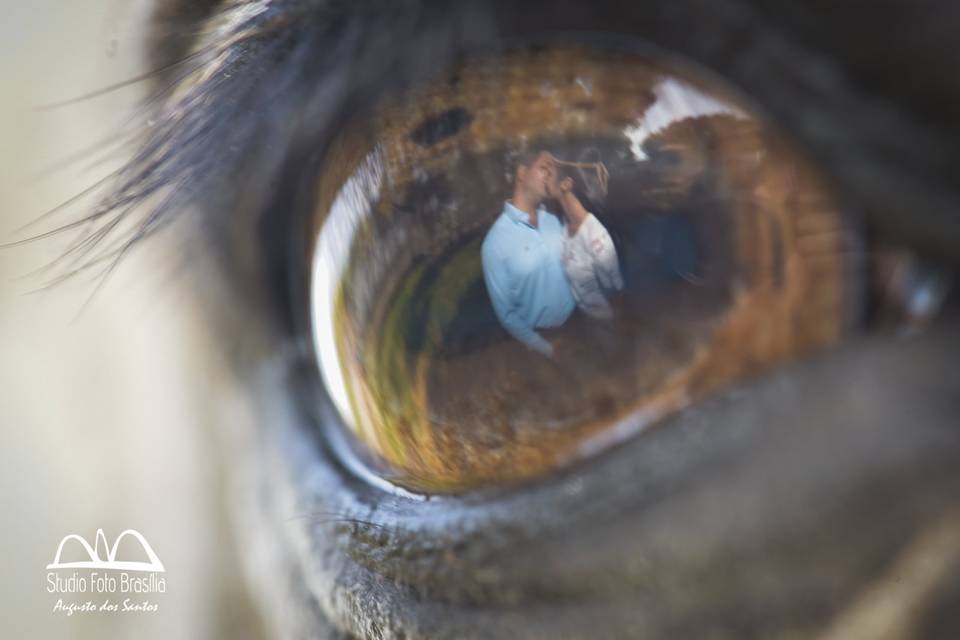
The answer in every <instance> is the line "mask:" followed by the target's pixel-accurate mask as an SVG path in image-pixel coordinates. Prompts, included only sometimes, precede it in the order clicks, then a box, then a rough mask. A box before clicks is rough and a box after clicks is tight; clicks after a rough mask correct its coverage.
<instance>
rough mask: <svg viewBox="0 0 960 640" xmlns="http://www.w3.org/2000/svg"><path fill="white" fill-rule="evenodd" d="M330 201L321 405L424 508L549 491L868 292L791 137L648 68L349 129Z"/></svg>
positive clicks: (539, 56) (414, 102) (537, 76)
mask: <svg viewBox="0 0 960 640" xmlns="http://www.w3.org/2000/svg"><path fill="white" fill-rule="evenodd" d="M541 150H544V151H547V152H548V153H543V154H541V153H538V152H540V151H541ZM537 162H540V163H541V164H542V165H544V166H546V167H547V171H546V174H547V176H548V177H547V178H546V179H544V178H543V177H542V176H543V175H544V173H543V172H540V173H539V175H540V177H539V178H537V177H535V176H536V175H537V173H536V172H524V171H517V166H518V165H523V164H524V163H528V164H531V165H532V164H534V163H537ZM532 176H534V177H532ZM565 177H568V178H570V180H569V181H568V184H571V185H572V188H571V189H570V194H572V196H573V197H572V198H571V197H570V194H564V193H562V192H560V190H559V189H558V188H557V184H558V183H559V181H560V179H561V178H565ZM538 180H539V182H538ZM318 194H319V195H318V201H317V207H316V215H315V216H314V225H315V233H316V236H315V241H314V249H313V261H312V265H313V266H312V269H313V271H312V274H311V282H312V285H311V287H312V306H313V308H312V314H313V322H314V338H315V343H316V349H317V354H318V362H319V367H320V369H321V372H322V378H323V381H324V384H325V386H326V391H327V394H328V395H329V397H330V399H331V400H332V401H333V404H334V405H335V406H336V408H337V409H338V410H339V412H340V414H341V416H342V419H343V420H342V422H343V424H344V425H345V428H346V430H347V431H348V433H350V434H351V438H350V439H351V440H353V441H354V447H355V449H357V450H359V452H360V453H361V454H362V455H361V457H362V458H364V459H366V460H367V462H368V463H369V464H371V465H373V466H374V467H375V469H376V471H377V472H378V473H379V474H380V475H381V476H382V477H386V478H388V479H390V480H392V481H394V482H396V483H399V484H400V485H403V486H406V487H411V488H414V489H418V490H424V491H430V492H443V491H460V490H466V489H473V488H478V487H484V486H490V485H503V484H508V483H513V482H517V481H521V480H524V479H530V478H534V477H538V476H541V475H543V474H546V473H548V472H549V471H551V470H554V469H557V468H559V467H561V466H563V465H565V464H569V463H570V462H572V461H575V460H577V459H579V458H583V457H584V456H587V455H592V454H593V453H594V452H596V451H599V450H600V449H602V448H604V447H605V446H608V445H610V444H611V443H614V442H617V441H619V440H622V439H623V438H625V437H628V436H632V435H634V434H636V433H638V432H640V431H642V430H643V429H644V428H646V427H648V426H650V425H654V424H656V423H657V422H658V421H661V420H662V419H663V418H664V417H666V416H668V415H670V414H672V413H674V412H677V411H679V410H681V409H683V408H685V407H687V406H689V405H691V404H693V403H696V402H697V401H698V400H699V399H701V398H703V397H704V396H705V395H707V394H709V393H711V392H715V391H716V390H718V389H720V388H722V387H724V386H728V385H731V384H733V383H737V382H740V381H743V380H745V379H748V378H749V377H751V376H756V375H758V374H760V373H762V372H764V371H767V370H770V369H771V368H772V367H775V366H777V365H781V364H783V363H786V362H789V361H790V360H792V359H796V358H798V357H801V356H804V355H806V354H810V353H813V352H816V351H818V350H823V349H825V348H828V347H830V346H832V345H836V344H837V343H838V342H839V341H840V340H841V339H842V338H843V337H844V336H845V335H847V333H848V332H849V331H850V329H851V328H853V327H855V326H856V325H857V324H858V322H859V318H860V317H861V311H862V302H863V297H864V292H865V289H866V287H867V284H866V282H867V280H868V278H866V277H865V274H864V270H863V268H862V267H863V265H862V264H861V262H860V256H862V255H863V252H862V251H860V249H859V247H860V245H861V243H862V242H863V241H864V238H863V237H862V234H861V233H860V231H859V230H858V227H857V225H856V224H855V221H854V220H853V219H852V217H851V216H850V215H848V214H847V213H845V211H844V208H843V206H842V205H841V202H840V201H839V200H838V198H837V197H836V196H835V195H834V194H832V193H831V191H830V189H829V188H828V185H827V182H826V180H825V179H824V178H823V177H822V176H820V175H818V171H817V169H816V167H815V166H813V165H812V164H811V162H810V161H809V160H808V159H806V158H805V157H804V156H803V155H802V153H801V152H800V151H799V150H798V149H797V148H796V147H794V146H792V145H791V143H790V141H789V140H788V138H787V137H786V136H785V135H783V134H782V132H779V131H777V130H776V129H775V128H774V127H773V126H771V125H770V124H769V123H767V122H765V121H764V120H763V118H762V117H761V116H760V115H759V114H758V113H757V112H756V111H755V110H753V109H752V108H751V106H750V105H749V104H747V103H746V102H745V101H744V100H743V99H741V98H740V97H738V96H736V95H735V94H734V93H733V92H732V91H730V90H729V89H728V88H726V87H724V86H721V85H720V84H719V83H718V82H717V81H713V80H708V78H707V75H706V74H701V73H699V72H697V71H695V70H693V69H691V68H689V67H679V66H677V65H675V64H671V63H668V62H665V61H663V60H658V59H656V58H651V57H647V56H643V55H637V54H633V53H625V52H617V51H604V50H595V49H591V48H581V47H575V46H569V45H564V46H548V47H543V46H541V47H537V48H529V49H518V50H514V51H511V52H508V53H504V54H498V55H497V56H489V57H480V58H476V59H472V60H467V61H465V62H464V63H463V64H461V65H459V66H458V67H457V68H455V69H453V70H451V71H450V73H449V74H448V75H446V76H444V77H442V78H439V79H437V80H436V81H434V82H433V83H431V84H428V85H422V86H419V87H416V88H414V89H412V90H409V91H407V92H406V93H404V94H403V95H394V96H392V97H389V98H387V99H385V100H384V101H383V102H382V103H381V104H380V105H379V106H378V107H377V109H376V110H375V113H373V114H372V115H370V116H369V117H364V118H357V120H356V121H354V122H352V123H351V124H350V125H348V126H346V127H345V128H344V130H343V131H342V132H341V134H340V135H339V137H338V138H337V140H336V141H335V143H334V144H333V146H332V148H331V150H330V152H329V154H328V156H327V159H326V162H325V167H324V172H323V174H322V178H321V183H320V185H319V187H318ZM508 200H510V201H511V202H510V204H506V203H505V201H508ZM577 204H579V205H581V206H582V208H581V209H578V208H577ZM584 213H586V214H587V215H584ZM534 216H535V217H536V220H534V219H533V218H534Z"/></svg>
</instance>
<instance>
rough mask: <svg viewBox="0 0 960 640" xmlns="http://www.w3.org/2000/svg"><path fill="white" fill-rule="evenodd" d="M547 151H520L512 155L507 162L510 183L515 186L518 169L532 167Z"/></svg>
mask: <svg viewBox="0 0 960 640" xmlns="http://www.w3.org/2000/svg"><path fill="white" fill-rule="evenodd" d="M545 151H546V149H520V150H518V151H516V152H514V153H513V154H511V155H510V158H509V159H508V161H507V167H508V169H509V171H508V177H509V181H510V183H511V184H513V183H514V182H515V181H516V179H517V169H519V168H520V167H527V168H530V167H532V166H533V163H534V162H536V161H537V158H539V157H540V154H541V153H544V152H545Z"/></svg>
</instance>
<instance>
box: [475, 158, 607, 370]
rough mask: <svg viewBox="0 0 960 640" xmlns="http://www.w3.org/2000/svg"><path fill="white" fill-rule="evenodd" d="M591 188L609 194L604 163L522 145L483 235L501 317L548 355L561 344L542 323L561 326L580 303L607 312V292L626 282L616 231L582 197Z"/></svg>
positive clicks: (598, 315) (601, 315)
mask: <svg viewBox="0 0 960 640" xmlns="http://www.w3.org/2000/svg"><path fill="white" fill-rule="evenodd" d="M584 168H589V169H591V170H592V171H593V172H594V173H595V174H596V177H595V178H594V180H593V181H594V182H595V184H592V185H588V184H587V179H586V177H585V175H584V174H583V173H582V170H583V169H584ZM591 186H592V187H593V188H592V189H591V188H590V187H591ZM591 191H592V192H593V193H594V194H596V195H595V197H596V196H597V195H599V196H602V195H605V192H606V169H605V168H604V167H603V164H602V163H599V162H597V163H574V162H566V161H563V160H560V159H558V158H556V157H554V156H553V154H551V153H550V152H548V151H545V150H540V151H535V152H523V153H521V154H520V155H519V156H518V158H517V162H516V169H515V171H514V188H513V196H512V198H511V199H510V200H507V201H506V202H505V203H504V207H503V212H502V213H501V214H500V216H499V217H498V218H497V220H496V221H495V222H494V223H493V226H491V228H490V230H489V231H488V232H487V235H486V237H485V238H484V240H483V246H482V260H483V276H484V281H485V283H486V286H487V292H488V293H489V295H490V301H491V303H492V304H493V308H494V311H495V312H496V315H497V318H498V319H499V320H500V323H501V324H502V325H503V327H504V328H505V329H506V330H507V332H508V333H510V335H511V336H513V337H514V338H516V339H517V340H519V341H521V342H522V343H524V344H525V345H526V346H527V347H529V348H530V349H533V350H534V351H537V352H538V353H541V354H543V355H545V356H548V357H553V355H554V351H555V345H554V344H553V343H552V342H551V341H549V340H548V339H547V338H545V337H544V336H543V335H542V334H541V333H540V332H538V329H553V328H558V327H561V326H563V325H564V323H566V322H567V320H568V319H569V318H570V316H571V314H573V313H574V310H575V309H579V310H580V311H581V312H582V313H584V314H585V315H587V316H589V317H590V318H594V319H598V320H609V319H610V318H612V317H613V310H612V308H611V306H610V303H609V301H608V299H607V295H608V293H609V292H610V291H613V290H619V289H622V288H623V278H622V276H621V274H620V266H619V262H618V259H617V251H616V248H615V246H614V243H613V239H612V238H611V236H610V234H609V232H608V231H607V230H606V229H605V228H604V226H603V225H602V224H601V223H600V221H599V220H598V219H597V217H596V216H595V215H594V214H593V213H591V212H590V211H588V209H587V206H585V204H584V202H585V201H586V202H587V205H588V206H589V198H588V194H589V193H590V192H591ZM548 200H552V201H555V202H556V203H558V205H559V209H560V214H559V215H558V214H554V213H552V212H551V211H549V210H548V209H546V208H545V207H544V206H543V205H544V203H545V202H546V201H548Z"/></svg>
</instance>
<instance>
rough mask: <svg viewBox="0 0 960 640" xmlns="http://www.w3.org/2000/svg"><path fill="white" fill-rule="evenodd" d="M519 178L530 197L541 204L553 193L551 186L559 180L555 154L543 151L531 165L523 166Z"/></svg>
mask: <svg viewBox="0 0 960 640" xmlns="http://www.w3.org/2000/svg"><path fill="white" fill-rule="evenodd" d="M518 178H519V180H520V182H521V184H522V185H523V188H524V190H525V191H526V192H527V194H528V197H530V198H531V199H533V200H534V201H535V202H536V203H537V204H539V203H540V202H542V201H543V200H545V199H546V198H547V197H549V196H550V195H551V192H552V189H551V187H552V186H553V185H554V184H555V183H556V180H557V177H556V165H555V163H554V160H553V156H552V155H550V154H549V153H547V152H546V151H541V152H540V153H539V155H537V159H536V160H534V161H533V163H532V164H531V165H530V166H529V167H523V166H521V168H520V171H519V172H518Z"/></svg>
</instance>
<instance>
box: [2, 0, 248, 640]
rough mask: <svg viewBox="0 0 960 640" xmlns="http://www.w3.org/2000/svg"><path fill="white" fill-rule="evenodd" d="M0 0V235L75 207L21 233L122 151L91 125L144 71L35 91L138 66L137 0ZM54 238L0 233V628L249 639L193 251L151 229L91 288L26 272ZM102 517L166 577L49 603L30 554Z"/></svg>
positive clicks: (102, 126)
mask: <svg viewBox="0 0 960 640" xmlns="http://www.w3.org/2000/svg"><path fill="white" fill-rule="evenodd" d="M2 2H3V12H2V13H3V16H4V18H3V20H2V21H0V80H2V87H3V96H2V99H0V140H2V141H3V153H2V155H0V242H9V241H11V240H16V239H20V238H23V237H25V236H27V235H30V234H32V233H36V232H41V231H44V230H47V229H49V228H52V227H54V226H56V225H57V224H63V223H66V222H68V221H70V220H72V219H75V217H76V216H79V215H81V214H82V213H83V212H84V210H85V209H84V207H87V208H89V207H91V206H92V205H93V200H84V201H81V202H78V203H76V204H75V205H74V206H72V207H70V208H68V209H67V210H66V211H65V212H64V213H62V214H60V215H59V216H57V217H53V218H51V219H50V220H48V221H43V222H41V223H40V224H39V225H38V226H36V227H31V228H29V229H27V230H25V231H23V230H19V229H20V227H22V226H23V225H25V224H27V223H28V222H30V221H31V220H34V219H36V218H37V217H38V216H39V215H41V214H42V213H44V212H45V211H47V210H49V209H52V208H53V207H55V206H57V205H58V204H60V203H62V202H64V201H66V200H67V199H69V198H70V197H71V196H74V195H76V194H77V193H79V192H80V191H82V190H83V189H84V188H86V187H88V186H90V185H91V184H92V183H93V182H95V181H96V180H98V179H99V178H101V177H102V176H104V175H105V174H107V173H109V172H110V171H111V170H112V169H114V168H115V167H117V166H118V163H119V162H120V161H121V160H122V153H121V152H120V151H113V150H112V149H110V148H107V146H106V145H104V144H103V140H105V139H107V138H109V137H110V135H111V134H112V133H114V132H116V131H117V130H118V128H120V127H123V126H124V124H125V122H126V121H127V119H128V118H129V117H130V115H131V110H132V109H133V108H134V106H135V105H136V102H137V100H138V99H139V98H141V97H142V95H143V91H144V87H143V86H142V84H134V85H132V86H130V87H126V88H122V89H118V90H116V91H110V92H108V93H105V94H104V95H101V96H98V97H95V98H91V99H88V100H81V101H78V102H72V103H70V104H66V105H63V106H58V107H56V108H49V109H48V108H43V107H44V105H48V104H50V103H57V102H62V101H66V100H70V99H71V98H75V97H77V96H82V95H84V94H88V93H90V92H92V91H96V90H98V89H100V88H103V87H106V86H109V85H112V84H115V83H117V82H120V81H123V80H126V79H128V78H132V77H134V76H136V75H137V74H138V73H141V72H142V70H143V69H142V66H141V65H142V52H141V46H142V45H141V33H140V31H139V30H140V29H141V27H142V23H143V18H144V14H145V10H146V9H145V6H144V4H145V3H143V2H139V3H138V2H122V1H119V0H88V1H87V2H62V1H59V2H58V1H54V0H38V1H34V2H15V1H14V0H2ZM104 152H106V153H104ZM70 239H71V238H70V236H69V235H65V236H63V235H61V236H55V237H52V238H49V239H45V240H43V241H40V242H34V243H30V244H27V245H25V246H22V247H16V248H12V249H11V248H5V249H2V250H0V421H2V430H0V434H2V435H0V438H2V442H0V505H2V508H3V514H4V515H3V526H2V527H0V548H2V550H3V562H4V567H3V571H2V572H0V576H2V578H0V580H2V582H0V620H2V621H3V623H2V624H3V629H2V632H0V635H2V636H3V637H6V638H80V639H84V638H129V637H134V636H136V637H139V638H213V637H230V638H256V637H259V635H260V632H259V628H260V627H259V622H258V621H257V620H256V619H255V618H254V617H253V616H252V614H251V613H250V612H251V610H252V608H251V606H250V603H249V600H248V597H247V595H246V592H245V591H244V588H243V586H242V581H241V580H240V579H239V575H238V571H239V569H238V566H237V561H236V550H235V548H234V545H233V541H232V540H231V538H230V535H229V530H228V526H227V524H226V514H225V509H224V507H223V503H224V500H223V499H222V492H223V486H222V482H221V477H220V474H219V469H220V461H219V458H218V455H217V447H216V446H215V444H214V436H213V434H212V433H211V432H210V426H209V425H210V424H211V423H212V420H210V419H209V418H210V416H211V414H212V404H213V402H212V398H214V397H217V395H218V389H219V387H220V386H221V385H222V384H223V382H222V381H223V379H224V378H223V376H221V375H219V374H218V371H219V368H218V363H217V359H216V358H215V357H214V355H213V352H212V349H211V341H210V340H208V339H207V336H205V334H204V333H203V324H202V323H201V322H200V319H199V316H198V315H197V314H196V313H195V308H194V305H193V304H192V303H191V300H190V299H189V297H188V294H187V293H186V291H187V290H188V288H187V287H182V286H179V287H178V286H176V285H177V282H176V281H177V279H181V278H191V277H193V276H194V275H195V274H194V273H192V272H191V270H192V269H199V268H202V267H200V266H199V265H197V264H192V265H186V266H185V265H183V264H182V263H181V262H180V261H178V260H177V258H176V255H177V252H176V248H175V247H171V246H170V242H167V244H163V243H162V242H160V243H158V245H157V246H155V247H153V248H152V249H151V250H150V251H146V252H137V253H136V255H134V256H133V258H132V259H131V260H129V261H127V262H126V263H125V264H124V266H123V268H122V269H120V270H119V272H118V273H117V274H116V276H115V277H111V279H110V280H109V282H108V283H107V285H106V286H105V287H104V289H103V290H102V291H100V292H99V293H97V295H96V296H95V297H94V298H93V299H92V301H91V302H90V303H89V304H86V303H87V301H88V299H90V295H91V293H92V292H93V291H94V287H95V284H96V281H95V280H93V279H91V278H83V277H81V278H77V279H72V280H69V281H67V282H65V283H63V284H61V285H58V286H55V287H52V288H50V289H48V290H45V291H41V292H37V291H36V290H37V289H38V288H41V287H42V286H43V285H44V282H45V281H46V279H47V277H46V276H50V275H55V272H54V273H50V274H35V275H30V274H31V272H32V271H34V270H35V269H38V268H40V267H43V266H44V265H45V264H47V263H48V262H49V261H51V260H53V259H54V258H56V257H57V256H58V255H59V254H60V252H62V251H63V249H64V247H65V244H66V243H67V242H68V241H69V240H70ZM158 240H162V239H160V238H158ZM163 240H165V239H163ZM100 528H102V529H103V530H104V532H105V534H106V537H107V539H108V540H109V541H110V542H111V543H112V541H113V540H114V539H115V538H116V536H117V535H118V534H119V533H120V532H121V531H123V530H124V529H136V530H137V531H139V532H141V533H142V534H143V535H144V536H145V538H146V539H147V540H148V541H149V543H150V544H151V546H152V547H153V549H154V551H155V552H156V553H157V555H158V556H159V557H160V559H161V561H162V562H163V564H164V565H165V568H166V572H165V574H164V577H165V582H166V592H165V593H162V594H151V595H150V596H147V597H148V599H150V600H151V601H153V602H155V603H157V604H158V607H159V609H158V611H157V612H155V613H129V612H128V613H113V614H108V613H94V614H90V613H87V614H80V613H77V614H74V615H73V616H70V617H67V616H66V615H64V614H63V613H60V612H55V611H53V608H54V605H55V604H56V601H57V599H58V596H57V595H56V594H51V593H48V592H47V588H46V587H47V580H46V574H47V570H46V565H47V564H48V563H50V562H52V561H53V556H54V553H55V551H56V548H57V545H58V544H59V542H60V540H61V538H63V536H65V535H67V534H70V533H75V534H79V535H81V536H83V537H84V538H86V539H87V540H90V541H93V540H94V536H95V534H96V531H97V529H100ZM67 598H70V596H65V597H64V599H67ZM74 599H76V600H81V598H80V597H79V596H77V597H75V598H74Z"/></svg>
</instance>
